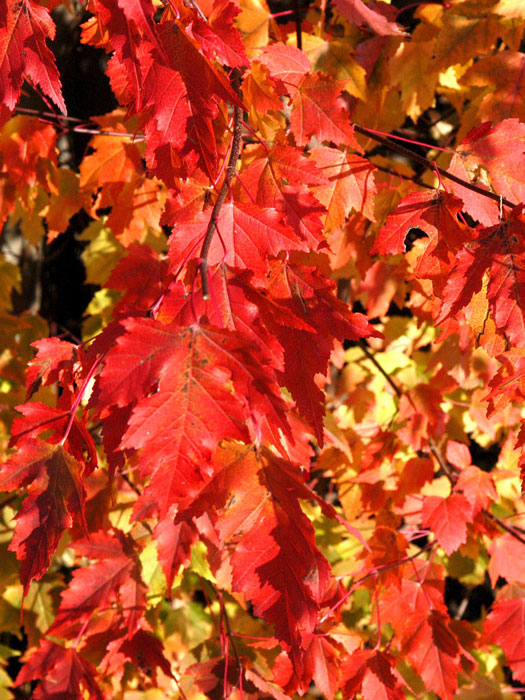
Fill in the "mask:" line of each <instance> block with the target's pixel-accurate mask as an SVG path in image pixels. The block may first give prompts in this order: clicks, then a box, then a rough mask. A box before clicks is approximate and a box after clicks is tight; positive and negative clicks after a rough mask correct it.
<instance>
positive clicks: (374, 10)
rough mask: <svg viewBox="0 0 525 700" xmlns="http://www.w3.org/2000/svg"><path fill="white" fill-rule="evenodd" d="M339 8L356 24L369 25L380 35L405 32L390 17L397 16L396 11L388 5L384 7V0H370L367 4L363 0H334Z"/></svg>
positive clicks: (396, 34)
mask: <svg viewBox="0 0 525 700" xmlns="http://www.w3.org/2000/svg"><path fill="white" fill-rule="evenodd" d="M334 2H335V6H336V8H337V10H338V11H339V12H340V13H341V14H342V15H343V17H346V19H348V20H350V22H354V23H355V24H357V25H359V26H362V25H365V26H366V27H369V28H370V29H371V30H372V31H373V32H375V33H376V34H379V35H380V36H399V35H402V34H404V32H403V30H402V29H401V27H399V26H398V25H397V24H396V23H395V22H392V21H391V19H392V18H389V16H388V15H389V14H390V15H393V17H395V14H396V13H395V12H394V11H393V8H392V7H389V6H388V5H387V6H386V7H383V4H384V3H382V2H370V3H368V5H365V3H364V2H362V0H334Z"/></svg>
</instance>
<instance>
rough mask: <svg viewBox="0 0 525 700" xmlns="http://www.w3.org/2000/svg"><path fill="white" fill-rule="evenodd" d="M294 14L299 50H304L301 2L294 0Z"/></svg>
mask: <svg viewBox="0 0 525 700" xmlns="http://www.w3.org/2000/svg"><path fill="white" fill-rule="evenodd" d="M293 8H294V10H293V13H294V18H295V36H296V37H297V48H298V49H300V50H302V48H303V33H302V20H301V9H300V7H299V0H294V3H293Z"/></svg>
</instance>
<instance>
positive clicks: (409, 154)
mask: <svg viewBox="0 0 525 700" xmlns="http://www.w3.org/2000/svg"><path fill="white" fill-rule="evenodd" d="M353 127H354V130H355V131H357V133H359V134H363V136H368V138H371V139H373V140H374V141H377V142H378V143H380V144H382V145H383V146H386V147H387V148H390V149H391V150H392V151H396V152H397V153H400V154H401V155H403V156H406V158H410V160H413V161H415V162H416V163H419V164H420V165H424V166H425V167H426V168H433V169H435V170H437V172H438V173H439V174H440V175H441V176H442V177H445V178H447V180H452V182H456V183H457V184H458V185H461V186H462V187H466V189H468V190H472V192H476V193H477V194H480V195H482V196H483V197H488V198H489V199H493V200H494V201H495V202H498V204H499V203H500V202H501V203H502V204H504V205H505V206H506V207H511V208H514V207H515V206H516V204H514V202H511V201H509V200H508V199H507V198H506V197H500V196H499V195H498V194H495V193H494V192H489V191H488V190H484V189H483V188H482V187H478V185H473V184H472V183H471V182H467V181H466V180H463V179H462V178H460V177H457V176H456V175H452V173H449V172H447V171H446V170H444V169H443V168H440V167H439V165H436V164H435V163H434V162H433V161H431V160H429V159H428V158H425V157H424V156H420V155H418V154H417V153H414V152H413V151H411V150H410V149H408V148H405V147H404V146H402V145H401V144H399V143H397V142H395V141H392V140H391V139H387V138H385V137H384V136H380V135H379V134H377V133H375V132H374V131H372V130H371V129H367V128H366V127H364V126H361V125H360V124H353Z"/></svg>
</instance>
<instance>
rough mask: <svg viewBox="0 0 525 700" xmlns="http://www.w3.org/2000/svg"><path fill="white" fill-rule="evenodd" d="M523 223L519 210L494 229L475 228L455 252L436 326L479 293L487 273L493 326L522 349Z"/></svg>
mask: <svg viewBox="0 0 525 700" xmlns="http://www.w3.org/2000/svg"><path fill="white" fill-rule="evenodd" d="M524 259H525V220H524V217H523V214H522V207H517V208H516V209H514V210H513V211H512V212H511V214H510V216H509V218H508V219H506V220H505V221H502V222H501V223H500V224H498V225H496V226H490V227H489V228H482V229H478V230H477V231H476V232H475V238H474V240H472V241H471V242H468V243H466V244H465V245H464V247H463V248H462V249H461V250H460V251H459V253H458V255H457V258H456V262H455V264H454V268H453V270H452V272H451V274H450V276H449V278H448V280H447V282H446V284H445V286H444V289H443V306H442V309H441V314H440V317H439V319H438V320H437V321H436V323H438V324H439V323H442V322H443V321H444V320H445V319H447V318H449V317H450V316H452V315H454V314H455V313H457V312H458V311H459V310H460V309H461V308H463V307H464V306H466V305H467V304H468V302H469V301H470V299H471V298H472V295H473V294H475V293H477V292H479V291H480V290H481V288H482V284H483V276H484V274H485V272H486V271H487V270H488V272H489V282H488V287H487V297H488V300H489V304H490V308H491V310H492V315H493V318H494V321H495V323H496V327H497V328H498V330H500V331H501V332H502V333H504V334H505V335H506V336H507V337H508V338H509V339H510V340H511V341H512V342H513V343H514V344H515V345H517V346H519V347H523V346H525V315H524V314H525V264H524V262H523V261H524Z"/></svg>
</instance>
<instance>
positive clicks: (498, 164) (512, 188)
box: [449, 67, 525, 226]
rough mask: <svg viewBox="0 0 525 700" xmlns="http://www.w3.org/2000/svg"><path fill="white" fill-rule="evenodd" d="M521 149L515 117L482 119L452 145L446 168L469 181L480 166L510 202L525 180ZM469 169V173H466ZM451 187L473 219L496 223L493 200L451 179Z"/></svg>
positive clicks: (523, 128) (524, 136)
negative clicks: (493, 119) (452, 150)
mask: <svg viewBox="0 0 525 700" xmlns="http://www.w3.org/2000/svg"><path fill="white" fill-rule="evenodd" d="M520 70H522V68H521V67H520ZM524 153H525V124H523V123H521V122H520V121H519V120H518V119H505V120H504V121H502V122H501V123H500V124H495V125H492V123H491V122H485V123H484V124H480V125H479V126H476V127H475V128H474V129H472V131H470V133H469V134H468V135H467V137H466V138H464V139H463V141H462V142H461V143H460V144H459V146H458V147H457V148H456V149H455V153H454V156H453V158H452V160H451V162H450V166H449V171H450V172H451V173H452V174H454V175H457V176H459V177H461V178H463V179H466V180H467V182H470V181H472V180H476V176H477V175H478V174H480V170H481V169H482V170H484V171H486V172H487V173H488V175H489V178H490V181H491V184H492V186H493V189H494V191H495V192H496V193H497V194H499V195H501V196H502V197H506V198H507V199H510V200H511V201H514V202H523V201H525V184H524V183H523V178H522V177H521V173H522V171H523V164H524ZM469 172H471V173H472V175H473V177H469ZM476 184H479V183H477V182H476ZM451 187H452V189H453V191H454V192H455V193H456V194H457V195H458V196H459V197H461V198H462V199H463V201H464V202H465V209H466V211H468V213H469V214H470V215H471V216H472V217H474V219H476V220H477V221H480V222H481V223H482V224H484V225H485V226H487V225H490V224H495V223H496V221H497V216H498V205H497V203H496V202H494V203H492V202H489V201H488V200H487V199H486V198H485V197H480V196H479V195H478V194H476V193H473V192H472V191H470V190H468V189H467V188H466V187H462V185H460V184H458V183H455V182H453V183H452V184H451Z"/></svg>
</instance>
